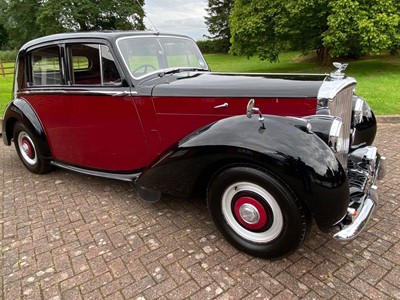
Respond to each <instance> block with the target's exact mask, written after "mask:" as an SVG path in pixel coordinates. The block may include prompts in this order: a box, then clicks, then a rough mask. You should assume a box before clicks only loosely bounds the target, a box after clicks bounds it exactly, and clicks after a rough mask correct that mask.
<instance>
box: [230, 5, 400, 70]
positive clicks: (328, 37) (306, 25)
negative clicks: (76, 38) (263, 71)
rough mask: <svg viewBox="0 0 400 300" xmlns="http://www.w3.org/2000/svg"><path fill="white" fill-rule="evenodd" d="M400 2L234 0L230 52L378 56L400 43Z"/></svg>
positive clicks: (271, 56) (270, 56)
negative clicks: (289, 52)
mask: <svg viewBox="0 0 400 300" xmlns="http://www.w3.org/2000/svg"><path fill="white" fill-rule="evenodd" d="M399 22H400V8H399V4H398V3H397V0H385V1H381V0H314V1H309V0H288V1H279V0H269V1H264V0H236V1H235V5H234V8H233V10H232V15H231V18H230V29H231V34H232V38H231V41H232V47H231V52H232V53H235V54H238V55H246V56H252V55H258V56H259V57H260V58H261V59H266V60H269V61H277V60H278V55H279V53H280V52H282V51H284V50H288V49H291V48H292V49H293V48H295V49H298V50H302V51H304V52H306V51H310V50H316V51H317V54H318V63H320V64H327V63H328V62H329V61H330V58H331V56H344V55H346V56H347V55H349V56H360V55H364V54H367V53H371V54H376V53H381V52H382V51H384V50H387V49H392V48H393V47H396V46H398V45H399V40H400V36H399V32H400V26H399Z"/></svg>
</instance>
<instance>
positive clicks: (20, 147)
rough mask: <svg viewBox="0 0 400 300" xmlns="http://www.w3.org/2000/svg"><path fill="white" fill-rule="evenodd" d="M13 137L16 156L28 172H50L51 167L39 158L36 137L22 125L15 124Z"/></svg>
mask: <svg viewBox="0 0 400 300" xmlns="http://www.w3.org/2000/svg"><path fill="white" fill-rule="evenodd" d="M13 137H14V144H15V149H16V150H17V153H18V156H19V158H20V159H21V161H22V163H23V164H24V166H25V167H26V168H27V169H28V170H29V171H31V172H33V173H36V174H43V173H47V172H48V171H50V170H51V166H50V165H49V164H48V163H47V162H46V161H45V160H44V158H43V157H42V156H41V153H40V149H39V147H38V143H37V139H36V137H35V136H34V135H33V134H32V132H31V131H30V130H29V129H28V128H27V127H26V126H25V125H24V124H23V123H21V122H17V123H16V124H15V126H14V132H13Z"/></svg>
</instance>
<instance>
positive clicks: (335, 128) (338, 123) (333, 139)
mask: <svg viewBox="0 0 400 300" xmlns="http://www.w3.org/2000/svg"><path fill="white" fill-rule="evenodd" d="M343 135H344V134H343V122H342V119H341V118H339V117H336V118H334V119H333V121H332V124H331V129H330V131H329V147H331V148H332V150H333V151H335V152H341V151H343V145H344V136H343Z"/></svg>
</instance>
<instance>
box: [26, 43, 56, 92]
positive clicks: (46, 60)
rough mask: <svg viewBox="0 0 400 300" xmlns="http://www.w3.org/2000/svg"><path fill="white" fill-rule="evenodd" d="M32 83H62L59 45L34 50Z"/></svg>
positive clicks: (36, 84) (41, 84) (42, 84)
mask: <svg viewBox="0 0 400 300" xmlns="http://www.w3.org/2000/svg"><path fill="white" fill-rule="evenodd" d="M31 64H32V84H33V85H34V86H45V85H61V84H62V76H61V64H60V50H59V47H58V46H52V47H47V48H43V49H39V50H35V51H32V55H31Z"/></svg>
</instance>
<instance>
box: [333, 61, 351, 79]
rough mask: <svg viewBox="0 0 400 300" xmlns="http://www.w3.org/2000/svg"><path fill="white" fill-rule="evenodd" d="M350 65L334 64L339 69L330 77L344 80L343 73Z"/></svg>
mask: <svg viewBox="0 0 400 300" xmlns="http://www.w3.org/2000/svg"><path fill="white" fill-rule="evenodd" d="M348 65H349V64H342V63H340V62H334V63H333V66H334V67H335V68H336V69H337V70H336V71H334V72H332V73H331V74H330V77H331V78H333V79H343V78H344V76H345V74H344V73H342V72H343V71H344V70H346V68H347V66H348Z"/></svg>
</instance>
